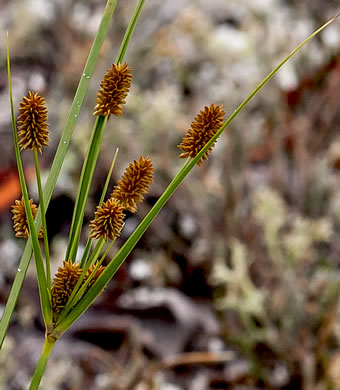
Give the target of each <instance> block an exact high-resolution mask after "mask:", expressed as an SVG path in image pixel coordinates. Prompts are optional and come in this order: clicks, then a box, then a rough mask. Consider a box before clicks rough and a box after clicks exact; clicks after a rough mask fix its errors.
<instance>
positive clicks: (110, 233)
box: [90, 198, 125, 240]
mask: <svg viewBox="0 0 340 390" xmlns="http://www.w3.org/2000/svg"><path fill="white" fill-rule="evenodd" d="M123 211H124V207H123V206H122V205H121V203H120V202H119V201H118V200H116V199H113V198H110V199H108V200H107V201H106V202H104V203H103V204H102V206H101V207H100V206H97V210H96V212H95V213H94V215H95V219H94V220H92V221H91V223H90V227H91V228H92V232H91V237H92V238H104V240H108V239H110V240H114V239H115V238H117V237H119V235H120V232H121V230H122V228H123V226H124V217H125V214H124V213H123Z"/></svg>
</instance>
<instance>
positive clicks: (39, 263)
mask: <svg viewBox="0 0 340 390" xmlns="http://www.w3.org/2000/svg"><path fill="white" fill-rule="evenodd" d="M7 73H8V88H9V96H10V106H11V118H12V130H13V143H14V150H15V158H16V163H17V168H18V173H19V181H20V187H21V191H22V194H23V197H24V202H25V211H26V216H27V222H28V226H29V232H30V236H31V237H32V245H33V252H34V258H35V263H36V269H37V277H38V286H39V296H40V304H41V311H42V314H43V318H44V321H45V325H46V328H50V327H51V326H52V307H51V304H50V299H49V298H50V296H49V293H48V291H49V285H48V284H47V280H46V274H45V269H44V262H43V258H42V253H41V249H40V244H39V239H38V233H37V229H36V226H35V223H34V219H33V215H32V211H31V207H30V202H29V197H28V191H27V185H26V180H25V175H24V168H23V166H22V161H21V155H20V150H19V141H18V133H17V126H16V120H15V114H14V105H13V94H12V82H11V65H10V59H9V40H8V34H7Z"/></svg>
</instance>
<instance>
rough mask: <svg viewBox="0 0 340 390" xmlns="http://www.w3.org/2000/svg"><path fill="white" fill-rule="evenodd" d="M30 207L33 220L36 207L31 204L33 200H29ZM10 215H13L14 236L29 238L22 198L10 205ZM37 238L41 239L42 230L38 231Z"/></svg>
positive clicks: (36, 210)
mask: <svg viewBox="0 0 340 390" xmlns="http://www.w3.org/2000/svg"><path fill="white" fill-rule="evenodd" d="M30 207H31V212H32V216H33V219H35V217H36V215H37V212H38V207H37V206H36V205H35V204H34V203H33V199H30ZM12 213H13V217H12V219H13V229H14V231H15V236H16V237H19V238H28V236H29V227H28V221H27V215H26V210H25V202H24V198H23V197H22V198H21V200H16V201H15V203H14V205H12ZM38 237H39V238H42V237H43V230H42V229H40V232H39V235H38Z"/></svg>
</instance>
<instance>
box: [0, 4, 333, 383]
mask: <svg viewBox="0 0 340 390" xmlns="http://www.w3.org/2000/svg"><path fill="white" fill-rule="evenodd" d="M136 3H137V2H136V1H132V0H126V1H124V2H123V1H120V2H118V6H117V9H116V12H115V14H114V17H113V23H112V27H111V29H110V32H109V34H108V38H107V39H106V41H105V44H104V46H103V49H102V52H101V56H100V59H99V61H98V64H97V67H96V70H95V73H94V76H93V79H92V80H91V84H90V88H89V90H88V94H87V97H86V100H85V103H84V106H83V109H82V111H81V114H80V117H79V121H78V124H77V127H76V129H75V131H74V136H73V139H72V143H71V146H70V148H69V153H68V155H67V158H66V160H65V164H64V168H63V170H62V172H61V175H60V178H59V181H58V184H57V187H56V190H55V193H54V196H53V199H52V201H51V203H50V207H49V210H48V215H47V224H48V233H49V238H50V241H51V242H50V245H51V248H52V254H51V255H52V259H51V261H52V270H53V273H54V272H55V271H56V269H57V268H58V266H60V265H61V263H62V261H63V260H64V257H63V256H64V254H65V248H66V244H67V237H68V231H69V228H70V221H71V218H72V210H73V206H74V200H75V194H76V191H77V183H78V180H79V175H80V170H81V166H82V162H83V159H84V156H85V154H86V150H87V144H88V141H89V138H90V134H91V130H92V126H93V123H94V119H93V116H92V110H93V107H94V102H95V95H96V92H97V90H98V86H99V83H100V81H101V79H102V77H103V75H104V74H105V72H106V70H107V68H109V67H110V66H111V63H112V62H114V60H115V58H116V55H117V52H118V48H119V45H120V42H121V40H122V37H123V35H124V32H125V29H126V27H127V25H128V22H129V19H130V17H131V15H132V13H133V10H134V7H135V5H136ZM104 6H105V1H104V0H83V1H80V0H79V1H77V0H73V1H66V0H49V1H46V0H45V1H43V0H26V1H20V0H12V1H8V0H2V1H0V36H1V39H0V103H1V104H0V132H1V142H0V310H1V311H2V310H3V309H4V305H5V302H6V299H7V297H8V294H9V291H10V287H11V284H12V281H13V279H14V276H15V274H16V272H17V268H18V264H19V261H20V257H21V253H22V251H23V248H24V244H25V242H24V241H23V240H20V239H16V238H15V236H14V232H13V229H12V222H11V212H10V206H11V204H13V203H14V200H15V199H18V198H20V196H21V194H20V187H19V183H18V179H17V171H16V165H15V158H14V153H13V147H12V136H11V124H10V109H9V97H8V87H7V73H6V68H5V36H6V31H7V30H8V31H9V34H10V47H11V61H12V79H13V89H14V90H13V92H14V103H15V105H18V104H19V102H20V100H21V98H22V96H23V95H24V94H26V93H27V91H28V90H35V91H38V92H39V93H40V94H41V95H43V96H45V97H46V100H47V106H48V110H49V123H50V138H51V142H50V145H49V147H48V148H45V149H44V153H43V155H42V157H41V164H42V167H43V177H44V178H46V176H47V174H48V170H49V166H50V164H51V162H52V159H53V156H54V153H55V150H56V147H57V144H58V142H59V137H60V134H61V132H62V129H63V127H64V125H65V122H66V119H67V115H68V113H69V108H70V106H71V102H72V99H73V94H74V92H75V89H76V87H77V84H78V81H79V78H80V75H81V73H82V69H83V66H84V63H85V61H86V58H87V55H88V52H89V49H90V47H91V44H92V41H93V37H94V35H95V33H96V29H97V27H98V25H99V22H100V18H101V15H102V12H103V9H104ZM337 12H339V3H338V1H337V0H299V1H295V0H242V1H240V0H228V1H226V0H209V1H204V0H163V1H161V2H160V1H157V0H147V1H146V2H145V6H144V8H143V11H142V14H141V17H140V19H139V21H138V24H137V27H136V30H135V33H134V36H133V38H132V41H131V44H130V46H129V48H128V51H127V54H126V57H125V59H126V61H127V62H128V64H129V66H130V67H131V68H132V71H133V85H132V88H131V91H130V94H129V96H128V99H127V104H126V106H125V107H124V115H123V116H122V117H121V118H116V117H115V118H111V120H110V121H109V123H108V126H107V128H106V133H105V139H104V142H103V145H102V150H101V154H100V159H99V163H98V167H97V170H96V172H95V179H94V182H93V185H92V188H91V196H90V198H89V200H88V204H87V210H86V217H85V221H84V230H83V237H82V242H81V246H80V248H79V251H80V252H81V250H82V249H83V245H84V243H85V241H86V237H87V235H88V232H89V228H88V222H89V221H90V220H91V219H92V218H93V210H94V208H95V205H96V204H97V202H98V200H99V198H100V194H101V190H102V188H103V185H104V181H105V177H106V173H107V171H108V168H109V165H110V162H111V159H112V157H113V154H114V151H115V148H116V147H119V155H118V159H117V163H116V166H115V169H114V174H113V179H112V183H111V184H110V189H111V188H112V187H113V186H114V184H115V182H116V181H117V180H118V179H119V178H120V176H121V174H122V173H123V171H124V169H125V168H126V166H127V165H128V164H129V162H131V161H132V160H133V159H137V158H138V157H139V156H140V155H144V156H146V155H149V156H150V157H151V159H152V160H153V162H154V165H155V167H156V173H155V181H154V184H153V185H152V187H151V190H150V193H149V194H148V196H147V197H146V201H145V202H144V203H143V205H142V206H141V207H140V209H139V212H138V213H137V214H136V215H128V216H127V220H126V225H125V228H124V230H123V233H122V236H121V238H120V239H119V240H117V245H116V246H115V247H114V248H113V249H112V251H111V253H110V255H111V257H112V256H113V255H114V253H115V252H116V251H117V248H119V246H120V245H121V244H122V243H123V242H124V241H125V240H126V239H127V237H128V236H129V234H130V233H131V232H132V231H133V230H134V228H135V227H136V226H137V224H138V222H139V221H140V220H141V219H142V218H143V216H144V215H145V214H146V213H147V211H148V210H149V209H150V207H151V206H152V205H153V204H154V203H155V201H156V200H157V198H158V197H159V196H160V194H161V193H162V191H163V190H164V189H165V188H166V186H167V185H168V183H169V182H170V181H171V179H172V178H173V176H174V175H175V174H176V172H177V171H178V169H179V168H180V167H181V166H182V164H183V161H181V160H178V159H177V156H178V154H179V150H178V148H177V145H178V144H179V143H180V140H181V137H182V136H183V135H184V134H185V132H186V131H187V129H188V128H189V127H190V124H191V121H192V120H193V118H194V117H195V115H196V114H197V113H198V112H199V110H200V109H202V108H203V107H204V106H205V105H209V104H210V103H211V102H214V103H216V104H223V107H224V110H225V111H226V113H227V116H228V115H230V114H231V113H232V112H233V111H234V110H235V109H236V107H237V106H238V105H239V104H240V103H241V102H242V100H243V99H244V98H246V97H247V95H248V94H249V93H250V92H251V91H252V89H253V88H254V87H255V86H256V85H257V84H258V83H259V82H260V81H261V80H262V79H263V78H264V77H265V76H266V75H267V74H268V73H269V72H270V71H271V70H272V69H273V67H274V66H276V65H277V64H278V63H279V62H280V61H281V60H282V59H283V58H284V57H285V56H286V55H287V54H288V53H289V52H290V51H291V50H292V49H294V48H295V47H296V46H297V45H298V44H299V43H300V42H301V41H302V40H303V39H305V38H306V37H307V36H308V35H309V34H310V33H311V32H312V31H313V30H315V29H316V28H317V27H319V26H320V25H321V24H322V23H324V22H325V21H327V20H328V19H329V18H331V17H333V16H334V15H335V14H336V13H337ZM339 101H340V24H339V21H336V22H335V23H333V24H332V25H331V26H329V27H328V28H327V29H326V30H325V31H324V32H323V33H322V34H321V35H320V36H318V37H317V38H315V39H313V40H312V41H311V42H310V43H309V44H308V45H307V47H305V48H304V49H302V50H301V51H300V52H299V53H298V54H297V55H296V56H295V57H294V58H293V59H292V60H290V61H289V63H288V64H286V65H285V67H284V69H282V70H281V71H280V72H279V74H278V75H277V76H275V77H274V79H273V80H271V81H270V83H269V84H268V85H267V86H266V87H265V88H264V89H263V90H262V91H261V92H260V93H259V94H258V95H257V96H256V97H255V98H254V99H253V100H252V101H251V102H250V103H249V104H248V106H247V107H246V109H245V110H244V111H243V112H242V113H241V114H240V115H239V116H238V117H237V118H236V119H235V120H234V121H233V123H232V125H231V126H230V127H229V128H228V129H227V131H226V132H225V133H224V134H223V136H222V137H221V139H220V140H219V141H218V143H217V145H216V146H215V148H214V150H213V152H212V154H211V157H210V158H209V160H208V161H207V162H205V163H204V164H203V166H202V167H197V168H195V169H194V170H193V171H192V172H191V174H190V175H189V176H188V177H187V179H186V180H185V181H184V183H183V184H182V185H181V187H180V188H179V189H178V191H177V192H176V193H175V195H174V196H173V197H172V198H171V200H170V201H169V203H168V204H167V206H166V207H165V209H163V211H162V212H161V213H160V214H159V216H158V217H157V219H156V220H155V221H154V223H153V224H152V226H151V227H150V229H149V230H148V231H147V232H146V233H145V235H144V237H143V238H142V240H141V241H140V242H139V243H138V245H137V247H136V248H135V250H134V251H133V253H132V254H131V255H130V256H129V258H128V259H127V261H126V262H125V264H124V265H123V266H122V268H121V269H120V270H119V271H118V273H117V274H116V276H115V277H114V279H113V280H112V281H111V282H110V284H109V285H108V287H107V288H106V290H105V292H104V293H103V294H102V295H101V296H100V297H99V298H98V299H97V300H96V302H95V304H94V305H93V306H92V308H91V309H90V310H89V311H88V312H87V313H86V314H85V315H84V316H83V317H81V319H80V320H79V321H78V322H77V323H76V324H75V325H74V326H73V327H72V328H71V329H70V330H69V331H68V333H67V334H66V335H65V336H64V337H63V338H62V339H61V340H60V341H58V343H57V344H56V347H55V350H54V351H53V353H52V357H51V360H50V362H49V364H48V367H47V371H46V375H45V377H44V380H43V383H42V385H41V389H45V390H46V389H48V390H55V389H58V390H59V389H63V390H64V389H65V390H78V389H83V390H85V389H90V390H91V389H96V390H130V389H131V390H132V389H136V390H182V389H183V390H206V389H233V390H236V389H237V390H255V389H270V390H290V389H292V390H293V389H297V390H298V389H302V390H332V389H333V390H337V389H340V350H339V345H340V323H339V317H340V313H339V304H338V296H339V291H340V272H339V265H340V243H339V232H340V189H339V183H340V106H339ZM23 159H24V163H25V167H26V174H27V177H28V178H29V180H30V196H31V197H33V198H34V199H35V200H37V199H38V196H37V190H36V187H35V177H34V169H33V167H34V162H33V159H32V155H31V154H30V153H26V152H25V153H23ZM43 337H44V328H43V322H42V318H41V315H40V307H39V300H38V291H37V285H36V277H35V269H34V266H31V268H30V269H29V271H28V273H27V277H26V280H25V283H24V286H23V290H22V292H21V295H20V298H19V301H18V304H17V310H16V312H15V314H14V316H13V319H12V322H11V326H10V329H9V332H8V337H7V339H6V342H5V344H4V347H3V349H2V351H1V354H0V387H1V388H2V389H10V390H21V389H26V388H27V386H28V383H29V380H30V377H31V375H32V372H33V370H34V367H35V364H36V361H37V360H38V357H39V355H40V350H41V347H42V343H43Z"/></svg>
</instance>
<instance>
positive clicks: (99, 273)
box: [84, 264, 105, 292]
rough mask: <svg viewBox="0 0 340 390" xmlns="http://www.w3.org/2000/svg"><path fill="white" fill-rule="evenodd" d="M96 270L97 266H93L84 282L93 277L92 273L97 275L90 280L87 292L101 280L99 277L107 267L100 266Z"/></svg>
mask: <svg viewBox="0 0 340 390" xmlns="http://www.w3.org/2000/svg"><path fill="white" fill-rule="evenodd" d="M95 268H96V264H91V265H90V267H89V269H88V270H87V272H86V275H85V278H84V281H86V280H87V279H88V278H89V277H90V276H91V275H92V273H93V272H95V274H94V275H93V276H92V279H91V280H90V282H89V284H88V285H87V287H86V291H88V290H89V289H90V288H91V287H92V286H93V285H94V284H95V282H96V280H97V279H98V278H99V276H100V275H101V273H102V272H103V271H104V269H105V267H103V266H102V265H100V266H99V267H98V269H97V270H96V271H95ZM84 283H85V282H84ZM86 291H85V292H86ZM102 292H103V291H102Z"/></svg>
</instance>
